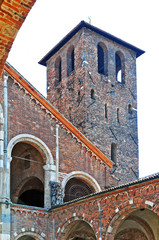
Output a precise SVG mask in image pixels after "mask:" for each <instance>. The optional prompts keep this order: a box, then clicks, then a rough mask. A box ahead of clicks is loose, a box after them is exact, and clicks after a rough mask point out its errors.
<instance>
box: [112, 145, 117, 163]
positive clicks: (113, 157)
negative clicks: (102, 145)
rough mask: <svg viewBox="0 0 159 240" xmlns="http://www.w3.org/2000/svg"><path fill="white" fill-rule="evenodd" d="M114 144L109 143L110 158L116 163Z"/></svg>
mask: <svg viewBox="0 0 159 240" xmlns="http://www.w3.org/2000/svg"><path fill="white" fill-rule="evenodd" d="M116 152H117V151H116V144H115V143H112V144H111V160H112V161H113V162H114V163H115V164H116Z"/></svg>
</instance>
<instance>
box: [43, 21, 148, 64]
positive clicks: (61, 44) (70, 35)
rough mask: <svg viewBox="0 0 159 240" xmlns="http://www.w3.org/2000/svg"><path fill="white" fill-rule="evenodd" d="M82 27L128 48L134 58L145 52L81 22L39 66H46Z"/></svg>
mask: <svg viewBox="0 0 159 240" xmlns="http://www.w3.org/2000/svg"><path fill="white" fill-rule="evenodd" d="M83 27H86V28H88V29H90V30H91V31H93V32H95V33H98V34H100V35H102V36H103V37H105V38H108V39H110V40H112V41H114V42H116V43H118V44H120V45H122V46H124V47H126V48H129V49H131V50H133V51H134V52H136V57H139V56H140V55H142V54H143V53H144V52H145V51H143V50H141V49H140V48H137V47H135V46H133V45H131V44H130V43H127V42H125V41H123V40H122V39H120V38H117V37H115V36H113V35H112V34H110V33H107V32H105V31H103V30H101V29H100V28H97V27H95V26H93V25H91V24H89V23H87V22H85V21H81V22H80V23H79V24H78V25H77V26H76V27H75V28H73V29H72V30H71V31H70V32H69V33H68V34H67V35H66V36H65V37H64V38H63V39H62V40H61V41H60V42H59V43H58V44H57V45H55V47H54V48H52V49H51V50H50V51H49V52H48V53H47V54H46V55H45V56H44V57H43V58H42V59H41V60H40V61H39V64H41V65H43V66H46V62H47V60H48V59H49V58H50V57H51V56H53V55H54V54H55V53H56V52H57V51H58V50H59V49H60V48H61V47H62V46H63V45H64V44H65V43H67V42H68V41H69V40H70V39H71V38H72V37H73V36H74V35H75V34H76V33H77V32H78V31H79V30H80V29H82V28H83Z"/></svg>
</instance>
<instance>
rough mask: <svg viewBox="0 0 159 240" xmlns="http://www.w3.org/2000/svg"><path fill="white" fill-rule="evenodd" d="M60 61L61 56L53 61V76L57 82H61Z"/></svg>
mask: <svg viewBox="0 0 159 240" xmlns="http://www.w3.org/2000/svg"><path fill="white" fill-rule="evenodd" d="M61 71H62V62H61V57H58V58H57V59H56V61H55V75H56V76H55V77H56V80H57V81H58V82H61V77H62V73H61Z"/></svg>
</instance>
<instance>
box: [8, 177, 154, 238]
mask: <svg viewBox="0 0 159 240" xmlns="http://www.w3.org/2000/svg"><path fill="white" fill-rule="evenodd" d="M158 188H159V179H158V178H156V179H154V180H149V181H145V182H143V183H140V184H134V185H132V186H129V187H128V186H127V187H126V188H125V187H121V188H119V189H116V190H112V191H110V190H109V191H108V192H102V193H99V194H97V195H95V196H92V197H88V198H85V199H83V200H78V201H75V202H74V203H69V204H67V205H64V206H61V207H57V208H55V209H52V210H50V211H48V212H45V211H42V213H41V212H40V210H36V209H31V210H30V211H29V210H28V209H27V208H22V207H16V206H12V237H11V239H15V237H14V236H13V233H14V232H16V233H18V234H19V233H21V232H22V230H21V229H22V228H25V229H26V230H25V231H26V232H27V231H30V229H31V227H34V228H35V230H34V231H38V233H39V234H40V233H41V232H43V233H45V234H46V235H47V234H48V235H47V237H46V239H51V238H52V236H53V229H54V227H55V237H56V239H67V237H68V235H69V234H73V236H78V237H80V236H82V234H83V232H82V230H80V227H79V228H78V229H76V228H74V231H73V232H72V233H71V232H70V230H71V229H72V228H73V224H75V223H77V222H78V221H82V222H85V223H88V224H89V226H91V228H92V229H93V232H94V233H95V235H96V237H97V239H99V203H100V208H101V210H102V212H101V224H102V239H107V240H113V239H118V237H119V236H120V237H122V236H124V237H125V238H126V236H127V235H129V239H130V240H133V239H140V240H145V239H147V238H146V237H145V236H146V235H145V234H147V235H148V237H149V238H150V237H151V238H150V239H158V233H157V226H158V225H157V224H158V221H159V217H158V216H157V215H159V205H158V198H159V192H158ZM139 193H140V194H139ZM40 213H41V215H40ZM141 213H142V214H141ZM47 214H48V216H47ZM128 217H129V221H130V220H133V221H136V222H137V224H140V230H139V229H138V227H137V225H136V227H135V228H134V229H133V227H131V228H130V229H129V226H128V227H127V229H125V231H123V230H124V229H122V228H121V231H119V226H120V224H121V223H123V222H124V221H126V219H127V218H128ZM34 218H36V221H34ZM53 221H54V223H55V226H54V227H53ZM155 222H156V223H155ZM151 223H152V224H151ZM39 226H40V228H39ZM37 228H38V230H37ZM142 228H143V229H144V230H143V229H142ZM132 229H133V231H134V235H132ZM88 232H89V233H90V235H91V237H92V238H91V239H94V238H93V236H92V232H90V230H88ZM117 232H118V233H117ZM116 233H117V235H116ZM115 235H116V237H117V238H116V237H115ZM134 236H135V237H136V238H134ZM154 237H155V238H154ZM149 238H148V239H149Z"/></svg>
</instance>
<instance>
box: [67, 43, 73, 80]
mask: <svg viewBox="0 0 159 240" xmlns="http://www.w3.org/2000/svg"><path fill="white" fill-rule="evenodd" d="M73 71H74V47H73V46H71V47H70V48H69V49H68V52H67V76H69V75H70V73H71V72H73Z"/></svg>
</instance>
